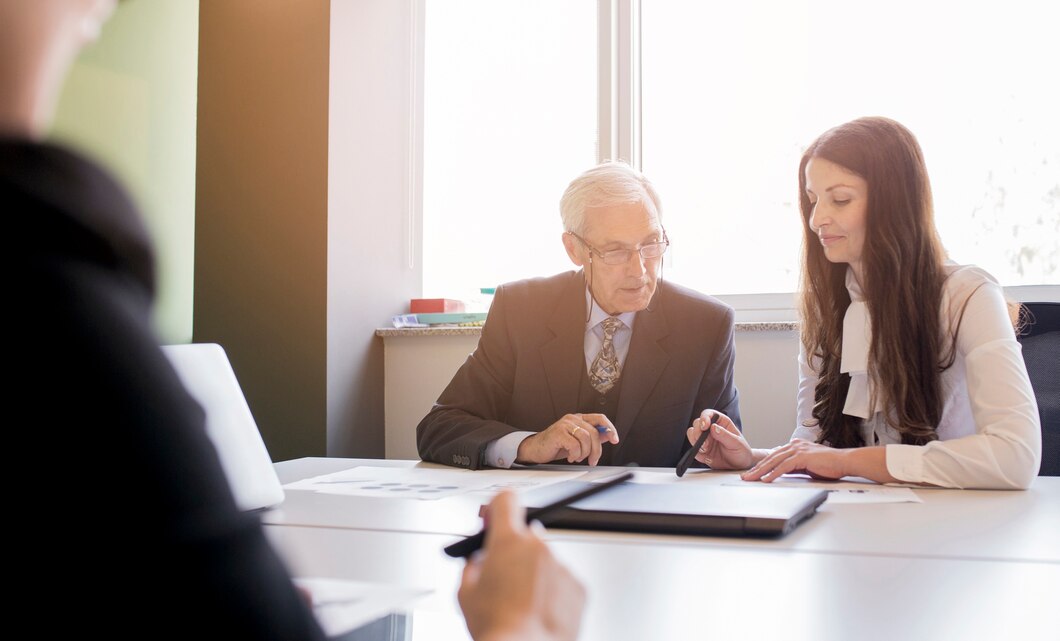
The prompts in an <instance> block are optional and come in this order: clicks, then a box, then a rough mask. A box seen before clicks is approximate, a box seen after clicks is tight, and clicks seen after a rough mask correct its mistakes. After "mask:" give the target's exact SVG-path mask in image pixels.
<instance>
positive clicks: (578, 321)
mask: <svg viewBox="0 0 1060 641" xmlns="http://www.w3.org/2000/svg"><path fill="white" fill-rule="evenodd" d="M548 328H549V329H550V330H551V331H552V334H553V337H552V339H551V340H548V341H546V342H544V343H543V344H542V345H541V364H542V367H543V371H544V373H545V379H546V380H547V382H548V391H549V394H550V395H551V397H552V411H553V415H554V416H555V417H556V419H558V418H559V417H561V416H563V415H564V414H567V413H568V412H573V411H575V409H576V408H577V407H578V386H579V384H580V383H581V373H582V369H584V368H585V280H584V278H583V277H582V274H581V272H575V273H574V274H573V275H572V277H571V279H570V281H569V282H568V283H567V286H566V288H565V289H564V291H563V293H562V294H561V295H560V298H559V303H558V304H557V305H556V308H555V309H554V310H553V311H552V315H551V317H549V319H548Z"/></svg>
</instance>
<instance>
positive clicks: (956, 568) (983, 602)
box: [263, 459, 1060, 640]
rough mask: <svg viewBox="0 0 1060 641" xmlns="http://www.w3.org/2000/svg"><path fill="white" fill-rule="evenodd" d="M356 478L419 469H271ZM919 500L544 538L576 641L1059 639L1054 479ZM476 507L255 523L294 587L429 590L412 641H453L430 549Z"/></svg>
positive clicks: (380, 507)
mask: <svg viewBox="0 0 1060 641" xmlns="http://www.w3.org/2000/svg"><path fill="white" fill-rule="evenodd" d="M358 464H363V465H369V466H412V465H415V464H417V463H415V462H411V461H379V460H355V459H299V460H297V461H289V462H285V463H280V464H278V465H277V470H278V472H279V473H280V476H281V479H282V480H283V481H284V482H290V481H294V480H298V479H301V478H307V477H309V476H315V475H318V474H323V473H328V472H333V471H338V470H342V469H347V468H350V467H353V466H356V465H358ZM418 464H419V465H425V464H423V463H418ZM605 473H606V472H605ZM734 478H735V476H734V475H731V474H722V473H710V474H703V475H700V476H697V477H696V478H695V482H709V483H721V482H731V481H733V479H734ZM916 492H917V494H918V495H919V496H921V498H923V500H924V502H923V503H920V504H915V503H896V504H878V505H830V504H826V505H824V506H822V508H821V509H820V511H819V513H818V514H817V516H815V517H814V518H812V519H810V520H809V521H808V522H806V523H804V524H803V525H801V526H800V527H799V528H798V529H797V530H796V531H795V532H793V533H792V534H790V535H788V536H787V537H785V538H783V539H779V540H759V539H738V538H725V537H686V536H661V535H642V534H620V533H601V532H578V531H569V530H553V531H550V532H549V534H548V538H549V540H550V542H551V544H552V547H553V549H554V550H555V552H556V554H557V555H558V556H559V557H560V558H562V559H563V560H564V561H565V562H566V563H568V564H569V565H570V567H571V568H572V569H573V571H574V572H575V573H576V574H577V575H578V576H579V577H580V578H581V579H582V580H583V581H584V582H585V584H586V586H587V588H588V590H589V594H590V602H589V606H588V609H587V611H586V615H585V620H584V622H583V627H582V637H581V638H582V639H584V640H590V639H601V640H603V639H608V640H615V639H680V638H684V637H689V638H696V639H699V638H703V639H737V638H738V639H744V638H768V637H770V636H774V637H777V638H784V639H802V638H805V639H962V640H963V639H980V638H982V639H986V638H990V639H1057V638H1060V627H1058V618H1057V614H1056V610H1057V607H1058V603H1060V602H1058V600H1057V599H1058V596H1060V478H1050V477H1041V478H1039V479H1037V480H1036V482H1035V484H1034V485H1033V486H1032V488H1031V489H1030V490H1028V491H1026V492H991V491H958V490H919V489H918V490H916ZM480 503H481V500H480V499H478V498H471V497H466V496H456V497H451V498H447V499H441V500H438V501H411V500H404V499H390V500H387V499H374V498H366V497H351V496H329V495H322V494H315V493H311V492H304V491H288V493H287V500H286V501H285V503H284V504H283V506H281V507H280V508H278V509H275V510H271V511H269V512H267V513H265V514H264V515H263V520H264V522H265V523H266V524H267V531H268V532H269V535H270V537H271V538H272V540H273V541H274V542H275V543H276V545H277V546H278V547H279V549H280V550H281V552H282V553H283V554H284V555H285V556H286V558H287V559H288V562H289V563H290V564H291V566H292V570H293V571H294V572H295V573H296V574H300V575H315V576H332V577H339V578H352V579H359V580H366V581H379V582H387V583H397V584H401V585H406V586H410V587H426V588H431V589H433V590H435V592H434V594H433V596H432V597H430V598H429V599H427V600H426V601H424V602H422V603H421V604H420V605H418V606H417V607H416V610H415V612H414V615H413V625H412V627H413V635H414V638H416V639H419V638H423V639H450V638H452V639H463V638H466V632H464V631H463V624H462V621H461V619H460V617H459V610H458V609H457V607H456V604H455V597H454V595H455V591H456V586H457V585H458V583H459V576H460V569H461V563H460V562H457V561H454V560H452V559H449V558H448V557H446V556H445V555H444V554H443V553H442V552H441V548H442V547H443V546H444V545H446V544H448V543H450V542H452V541H453V540H455V538H456V537H457V536H458V535H462V534H468V533H471V532H474V531H476V530H477V529H478V527H479V519H478V516H477V512H478V507H479V505H480Z"/></svg>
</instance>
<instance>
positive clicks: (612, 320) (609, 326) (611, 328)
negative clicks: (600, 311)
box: [601, 316, 625, 340]
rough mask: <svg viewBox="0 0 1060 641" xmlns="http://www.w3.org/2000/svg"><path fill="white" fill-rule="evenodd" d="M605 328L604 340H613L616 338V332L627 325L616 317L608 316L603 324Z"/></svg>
mask: <svg viewBox="0 0 1060 641" xmlns="http://www.w3.org/2000/svg"><path fill="white" fill-rule="evenodd" d="M601 324H602V325H603V326H604V340H611V339H612V338H614V337H615V332H617V331H618V329H619V328H620V327H623V326H624V325H625V324H624V323H623V322H622V321H620V320H619V319H618V318H616V317H614V316H608V317H607V318H605V319H604V322H603V323H601Z"/></svg>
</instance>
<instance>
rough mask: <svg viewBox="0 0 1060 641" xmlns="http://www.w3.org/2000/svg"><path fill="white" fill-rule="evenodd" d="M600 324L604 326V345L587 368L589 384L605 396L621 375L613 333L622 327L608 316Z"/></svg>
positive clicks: (618, 321)
mask: <svg viewBox="0 0 1060 641" xmlns="http://www.w3.org/2000/svg"><path fill="white" fill-rule="evenodd" d="M601 324H602V325H603V326H604V344H603V345H601V346H600V353H599V354H597V355H596V358H595V359H593V365H592V367H590V368H589V383H591V384H592V386H593V388H594V389H595V390H596V391H597V392H600V393H601V394H607V393H608V392H609V391H611V388H612V387H614V386H615V382H616V381H618V377H619V375H620V374H621V373H622V372H621V370H620V369H619V367H618V356H617V355H616V354H615V343H614V340H615V332H617V331H618V328H619V327H623V326H624V325H623V323H622V321H620V320H618V319H617V318H615V317H614V316H609V317H608V318H607V319H605V320H604V322H603V323H601Z"/></svg>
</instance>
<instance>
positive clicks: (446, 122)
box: [423, 0, 597, 299]
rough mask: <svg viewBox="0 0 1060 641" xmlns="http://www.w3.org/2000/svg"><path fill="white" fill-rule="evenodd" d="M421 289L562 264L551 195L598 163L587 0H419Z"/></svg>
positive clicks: (472, 286)
mask: <svg viewBox="0 0 1060 641" xmlns="http://www.w3.org/2000/svg"><path fill="white" fill-rule="evenodd" d="M424 29H425V40H424V50H425V62H424V116H423V117H424V124H423V128H424V134H423V135H424V140H423V147H424V152H423V153H424V170H423V238H424V242H423V249H424V257H423V262H424V270H423V291H424V294H425V295H427V296H448V297H450V298H452V297H456V298H465V299H466V298H467V297H468V296H471V295H472V294H473V293H475V292H477V291H478V288H480V287H493V286H496V285H498V284H500V283H503V282H507V281H512V280H518V279H521V278H528V277H530V276H535V275H546V274H553V273H557V272H560V271H563V270H564V269H568V268H569V267H570V261H569V260H568V259H567V255H566V253H564V251H563V246H562V244H561V243H560V235H561V233H562V230H563V228H562V225H561V224H560V217H559V199H560V196H562V195H563V190H564V189H565V188H566V187H567V184H568V183H569V182H570V180H571V179H572V178H573V177H574V176H576V175H578V174H579V173H580V172H582V171H584V170H585V169H587V168H589V167H591V166H592V165H593V164H594V163H595V162H596V157H597V151H596V105H597V102H596V82H597V80H596V78H597V71H596V69H597V62H596V35H595V34H596V1H595V0H546V1H542V0H537V1H535V2H507V1H505V2H498V1H497V0H445V1H444V2H436V1H431V0H428V2H427V3H426V14H425V27H424Z"/></svg>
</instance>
